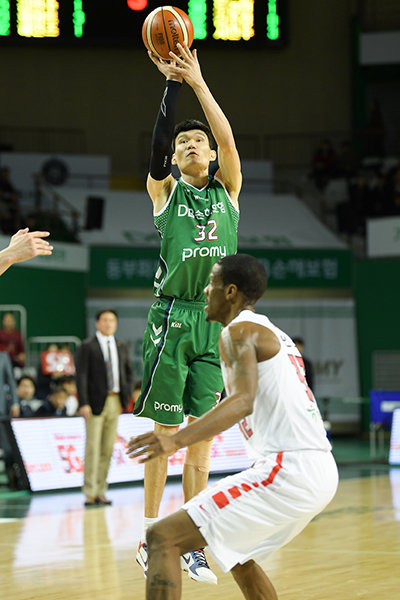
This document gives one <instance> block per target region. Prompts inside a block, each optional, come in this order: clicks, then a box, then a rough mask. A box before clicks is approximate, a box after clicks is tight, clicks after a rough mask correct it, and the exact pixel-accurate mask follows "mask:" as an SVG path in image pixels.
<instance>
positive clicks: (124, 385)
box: [75, 309, 134, 506]
mask: <svg viewBox="0 0 400 600" xmlns="http://www.w3.org/2000/svg"><path fill="white" fill-rule="evenodd" d="M117 325H118V318H117V313H116V312H115V311H114V310H111V309H104V310H101V311H100V312H98V313H97V315H96V330H97V331H96V335H95V336H93V337H91V338H88V339H86V340H85V341H84V342H83V343H82V345H81V346H80V347H79V348H78V351H77V353H76V357H75V366H76V385H77V390H78V400H79V414H80V415H81V416H82V417H84V419H85V423H86V446H85V475H84V484H83V492H84V494H85V496H86V502H85V506H96V505H98V504H111V501H110V500H107V498H106V496H105V492H106V489H107V482H106V479H107V474H108V470H109V468H110V461H111V455H112V452H113V448H114V442H115V438H116V434H117V425H118V417H119V415H120V414H121V409H122V407H126V406H127V404H128V402H129V399H130V396H131V394H132V390H133V383H134V382H133V370H132V365H131V361H130V359H129V354H128V348H127V346H126V345H125V344H123V343H122V342H119V341H118V340H116V339H115V337H114V333H115V331H116V329H117Z"/></svg>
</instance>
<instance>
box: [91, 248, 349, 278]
mask: <svg viewBox="0 0 400 600" xmlns="http://www.w3.org/2000/svg"><path fill="white" fill-rule="evenodd" d="M216 250H218V252H219V253H218V254H216V255H215V256H216V258H217V257H219V256H224V253H223V249H222V250H221V251H220V249H219V248H216ZM207 251H208V249H207ZM239 252H245V253H249V254H252V255H253V256H255V257H256V258H258V259H259V260H261V262H262V263H263V265H264V267H265V270H266V272H267V275H268V279H269V287H270V288H292V287H303V288H351V286H352V265H353V262H352V253H351V252H350V251H349V250H341V249H334V250H333V249H332V250H331V249H309V250H303V249H279V250H278V249H259V248H252V249H248V248H243V247H239ZM158 256H159V254H158V249H157V248H126V247H104V246H103V247H100V246H94V247H92V248H91V249H90V272H89V287H91V288H151V287H152V286H153V279H154V274H155V272H156V270H157V267H158ZM188 258H189V256H188V255H186V254H185V255H184V256H183V257H182V260H187V259H188Z"/></svg>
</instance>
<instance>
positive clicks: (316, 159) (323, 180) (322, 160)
mask: <svg viewBox="0 0 400 600" xmlns="http://www.w3.org/2000/svg"><path fill="white" fill-rule="evenodd" d="M335 171H336V152H335V150H334V148H333V146H332V143H331V141H330V140H328V139H325V140H322V142H321V145H320V146H319V147H318V148H317V149H316V151H315V152H314V155H313V157H312V165H311V174H310V176H311V179H314V182H315V185H316V186H317V188H318V189H319V190H320V191H321V192H322V191H323V190H324V189H325V188H326V186H327V184H328V182H329V180H330V179H331V178H332V177H333V176H334V174H335Z"/></svg>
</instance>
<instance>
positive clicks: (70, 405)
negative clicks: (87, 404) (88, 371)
mask: <svg viewBox="0 0 400 600" xmlns="http://www.w3.org/2000/svg"><path fill="white" fill-rule="evenodd" d="M59 384H60V385H61V386H62V387H63V388H64V389H65V390H66V392H67V394H68V397H67V402H66V405H65V406H66V409H67V417H75V415H76V414H77V412H78V408H79V402H78V392H77V389H76V382H75V377H74V376H73V375H63V377H61V378H60V379H59Z"/></svg>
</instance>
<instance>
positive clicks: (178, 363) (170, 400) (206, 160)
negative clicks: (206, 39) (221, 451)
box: [134, 46, 242, 583]
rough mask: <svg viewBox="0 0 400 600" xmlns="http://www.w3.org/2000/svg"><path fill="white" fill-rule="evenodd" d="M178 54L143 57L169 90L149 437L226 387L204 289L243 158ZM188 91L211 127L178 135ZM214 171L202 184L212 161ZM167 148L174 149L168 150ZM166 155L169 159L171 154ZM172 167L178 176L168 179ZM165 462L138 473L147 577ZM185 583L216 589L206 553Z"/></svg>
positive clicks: (147, 391) (145, 387)
mask: <svg viewBox="0 0 400 600" xmlns="http://www.w3.org/2000/svg"><path fill="white" fill-rule="evenodd" d="M179 50H180V53H181V54H180V56H179V57H178V56H175V55H174V54H173V53H170V54H171V61H170V62H168V61H163V60H160V59H158V58H157V57H156V56H154V55H153V54H151V53H150V52H149V56H150V58H151V60H152V61H153V62H154V64H155V65H156V66H157V68H158V69H159V71H160V72H161V73H162V74H163V75H164V76H165V77H166V87H165V91H164V95H163V98H162V102H161V106H160V110H159V113H158V116H157V121H156V124H155V127H154V131H153V139H152V154H151V159H150V172H149V175H148V178H147V190H148V192H149V195H150V197H151V199H152V201H153V205H154V222H155V225H156V228H157V229H158V231H159V233H160V237H161V249H160V259H159V267H158V269H157V272H156V274H155V280H154V292H155V295H156V297H157V298H158V300H157V301H156V302H155V303H154V304H153V306H152V308H151V309H150V312H149V316H148V322H147V328H146V332H145V336H144V340H143V361H144V373H143V378H142V389H141V394H140V396H139V398H138V400H137V402H136V404H135V409H134V414H135V415H137V416H141V417H148V418H150V419H152V420H153V421H154V422H155V427H154V429H155V431H156V432H161V433H165V434H173V433H175V432H176V431H177V430H178V429H179V425H181V423H182V422H183V420H184V417H185V415H188V421H189V423H190V422H191V421H193V420H194V419H196V418H198V417H201V416H202V415H203V414H204V413H206V412H207V411H209V410H210V409H211V408H212V407H213V406H214V405H215V404H216V403H217V402H218V400H219V399H220V397H221V392H222V389H223V383H222V377H221V372H220V362H219V355H218V338H219V334H220V326H219V324H218V323H208V322H206V318H205V317H206V315H205V311H204V307H205V296H204V291H203V290H204V288H205V286H206V285H207V282H208V278H209V273H210V270H211V268H212V266H213V264H214V263H215V262H216V261H217V260H218V259H219V258H221V257H223V256H226V255H228V254H234V253H235V252H236V250H237V225H238V220H239V206H238V196H239V192H240V188H241V184H242V176H241V170H240V159H239V155H238V152H237V149H236V145H235V140H234V137H233V133H232V129H231V127H230V124H229V122H228V120H227V118H226V116H225V115H224V113H223V111H222V110H221V108H220V107H219V105H218V104H217V102H216V101H215V99H214V97H213V96H212V94H211V92H210V90H209V89H208V87H207V85H206V83H205V81H204V79H203V76H202V73H201V70H200V65H199V62H198V59H197V53H196V50H194V51H193V52H191V51H190V50H189V49H188V47H187V46H179ZM183 80H184V81H186V83H187V84H188V85H189V86H190V87H191V88H192V89H193V91H194V93H195V94H196V96H197V98H198V100H199V102H200V105H201V107H202V109H203V112H204V115H205V117H206V119H207V122H208V124H209V127H208V126H207V125H205V124H203V123H201V122H200V121H196V120H191V121H184V122H183V123H180V124H178V125H177V126H176V127H175V129H174V125H175V114H176V104H177V98H178V94H179V90H180V88H181V85H182V81H183ZM213 136H214V138H215V140H216V143H217V146H218V163H219V167H218V170H217V172H216V173H215V176H214V177H210V176H209V167H210V163H211V162H212V161H214V160H215V159H216V157H217V153H216V150H215V149H214V148H213V143H214V142H213ZM171 143H172V148H173V151H171ZM171 154H172V156H171ZM171 162H172V164H174V165H177V167H178V168H179V171H180V173H181V177H180V178H179V180H178V181H177V180H175V178H174V177H173V176H172V174H171ZM211 444H212V439H211V440H207V441H203V442H200V443H198V444H195V445H193V446H189V447H188V448H187V451H186V457H185V463H184V467H183V479H182V483H183V492H184V498H185V502H187V501H188V500H189V499H190V498H192V497H193V496H195V495H196V494H198V493H199V492H200V491H201V490H203V489H205V488H206V487H207V481H208V472H209V461H210V450H211ZM167 466H168V463H167V459H166V458H164V457H161V458H159V459H156V460H154V461H150V462H148V463H146V465H145V473H144V494H145V498H144V504H145V519H144V535H143V538H142V540H141V541H140V544H139V548H138V553H137V557H136V560H137V562H138V563H139V564H140V565H141V566H142V567H143V569H144V571H145V575H146V571H147V544H146V540H145V532H146V529H147V528H148V527H149V526H151V525H152V524H153V523H154V522H155V521H157V519H158V511H159V507H160V503H161V498H162V494H163V490H164V486H165V482H166V477H167ZM181 567H182V569H184V570H186V571H187V572H188V575H189V577H190V578H192V579H195V580H198V581H205V582H208V583H217V578H216V576H215V575H214V573H213V572H212V571H211V569H210V568H209V566H208V564H207V561H206V558H205V555H204V551H203V550H198V551H196V552H192V553H190V554H188V555H184V556H183V557H181Z"/></svg>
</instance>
